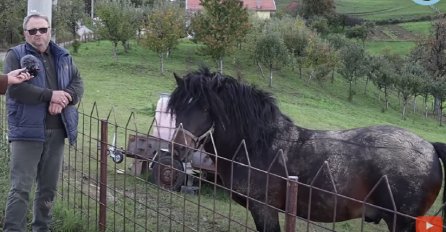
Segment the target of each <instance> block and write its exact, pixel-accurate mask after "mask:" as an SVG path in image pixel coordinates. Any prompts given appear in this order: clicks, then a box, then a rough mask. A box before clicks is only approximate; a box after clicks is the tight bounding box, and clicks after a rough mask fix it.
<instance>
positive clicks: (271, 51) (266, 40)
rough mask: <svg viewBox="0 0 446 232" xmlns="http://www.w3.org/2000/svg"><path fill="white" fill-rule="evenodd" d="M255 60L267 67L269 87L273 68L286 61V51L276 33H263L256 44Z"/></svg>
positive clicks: (271, 82)
mask: <svg viewBox="0 0 446 232" xmlns="http://www.w3.org/2000/svg"><path fill="white" fill-rule="evenodd" d="M254 54H255V60H256V61H257V62H259V63H261V64H263V65H266V66H267V67H268V68H269V73H270V75H269V87H272V85H273V68H280V67H281V66H283V65H285V64H286V63H287V59H288V51H287V48H286V46H285V43H284V42H283V40H282V38H280V36H279V35H278V33H266V34H263V35H262V36H261V37H260V38H259V40H258V41H257V44H256V49H255V53H254Z"/></svg>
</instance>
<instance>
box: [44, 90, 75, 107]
mask: <svg viewBox="0 0 446 232" xmlns="http://www.w3.org/2000/svg"><path fill="white" fill-rule="evenodd" d="M72 100H73V99H72V98H71V95H70V94H69V93H67V92H65V91H63V90H54V91H53V96H51V104H52V103H56V104H59V105H61V106H62V108H65V106H67V105H68V104H69V103H70V102H71V101H72ZM51 104H50V108H51ZM50 112H51V111H50Z"/></svg>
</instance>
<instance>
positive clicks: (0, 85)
mask: <svg viewBox="0 0 446 232" xmlns="http://www.w3.org/2000/svg"><path fill="white" fill-rule="evenodd" d="M7 88H8V75H6V74H5V75H0V94H5V93H6V89H7Z"/></svg>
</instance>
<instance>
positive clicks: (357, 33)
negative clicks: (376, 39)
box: [345, 24, 370, 46]
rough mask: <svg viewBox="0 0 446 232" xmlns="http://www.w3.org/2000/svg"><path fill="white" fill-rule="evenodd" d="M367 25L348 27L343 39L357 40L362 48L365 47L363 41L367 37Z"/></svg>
mask: <svg viewBox="0 0 446 232" xmlns="http://www.w3.org/2000/svg"><path fill="white" fill-rule="evenodd" d="M369 27H370V25H369V24H362V25H356V26H353V27H349V28H348V29H347V30H346V31H345V37H347V38H349V39H359V40H361V42H362V46H364V45H365V41H366V39H367V37H368V35H369V30H370V29H369Z"/></svg>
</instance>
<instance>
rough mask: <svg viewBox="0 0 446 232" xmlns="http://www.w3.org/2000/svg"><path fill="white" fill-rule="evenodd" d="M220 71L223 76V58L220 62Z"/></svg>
mask: <svg viewBox="0 0 446 232" xmlns="http://www.w3.org/2000/svg"><path fill="white" fill-rule="evenodd" d="M218 66H219V67H218V69H219V70H220V73H221V74H223V58H220V59H219V60H218Z"/></svg>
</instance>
